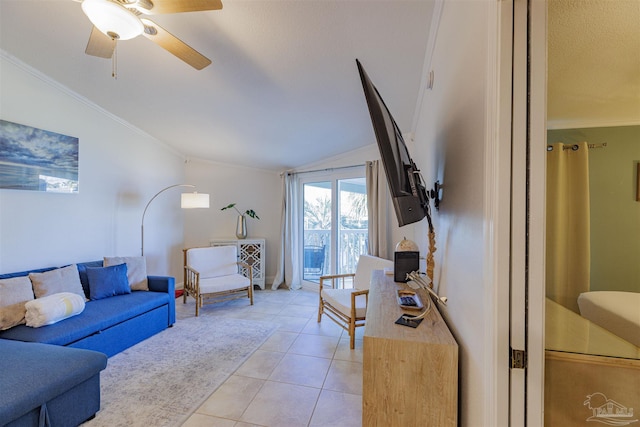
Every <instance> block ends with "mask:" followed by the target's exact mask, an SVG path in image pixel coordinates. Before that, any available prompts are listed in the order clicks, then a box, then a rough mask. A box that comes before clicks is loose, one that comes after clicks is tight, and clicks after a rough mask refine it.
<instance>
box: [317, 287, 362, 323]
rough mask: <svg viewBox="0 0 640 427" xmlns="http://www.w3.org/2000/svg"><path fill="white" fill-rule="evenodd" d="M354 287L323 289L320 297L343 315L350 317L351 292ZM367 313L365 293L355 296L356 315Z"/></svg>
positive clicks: (360, 315)
mask: <svg viewBox="0 0 640 427" xmlns="http://www.w3.org/2000/svg"><path fill="white" fill-rule="evenodd" d="M354 291H355V290H354V289H323V290H322V298H323V299H324V300H325V301H326V302H327V303H328V304H330V305H331V306H332V307H334V308H335V309H336V310H338V311H339V312H340V313H342V314H344V315H345V316H348V317H351V293H352V292H354ZM366 313H367V297H366V295H358V296H356V317H364V316H365V314H366Z"/></svg>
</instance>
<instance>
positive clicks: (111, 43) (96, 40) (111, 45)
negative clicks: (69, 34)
mask: <svg viewBox="0 0 640 427" xmlns="http://www.w3.org/2000/svg"><path fill="white" fill-rule="evenodd" d="M115 48H116V41H115V40H114V39H112V38H111V37H109V36H107V35H106V34H104V33H102V32H101V31H100V30H98V29H97V28H96V27H93V29H92V30H91V35H90V36H89V43H87V48H86V49H85V50H84V53H86V54H87V55H91V56H98V57H100V58H111V57H112V56H113V51H114V50H115Z"/></svg>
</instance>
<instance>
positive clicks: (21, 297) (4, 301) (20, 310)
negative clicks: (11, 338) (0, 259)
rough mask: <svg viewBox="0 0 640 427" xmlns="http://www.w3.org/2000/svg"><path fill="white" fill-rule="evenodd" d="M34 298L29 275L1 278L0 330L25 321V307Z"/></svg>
mask: <svg viewBox="0 0 640 427" xmlns="http://www.w3.org/2000/svg"><path fill="white" fill-rule="evenodd" d="M32 299H33V288H32V287H31V280H29V276H21V277H11V278H9V279H2V280H0V331H4V330H5V329H9V328H13V327H14V326H16V325H21V324H23V323H24V322H25V320H24V315H25V312H26V309H25V307H24V305H25V303H26V302H27V301H31V300H32Z"/></svg>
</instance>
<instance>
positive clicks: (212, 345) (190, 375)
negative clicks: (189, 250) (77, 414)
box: [83, 298, 277, 427]
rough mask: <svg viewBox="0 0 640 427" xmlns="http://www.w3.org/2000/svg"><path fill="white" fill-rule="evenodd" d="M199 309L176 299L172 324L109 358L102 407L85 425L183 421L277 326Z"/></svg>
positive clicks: (103, 379) (152, 426) (129, 425)
mask: <svg viewBox="0 0 640 427" xmlns="http://www.w3.org/2000/svg"><path fill="white" fill-rule="evenodd" d="M209 307H211V306H209ZM194 310H195V308H194V305H193V303H191V304H186V305H183V304H182V298H179V299H176V311H177V318H178V320H177V322H176V323H175V325H174V326H173V327H172V328H169V329H166V330H164V331H162V332H161V333H159V334H156V335H154V336H153V337H151V338H148V339H146V340H145V341H143V342H141V343H138V344H136V345H135V346H133V347H131V348H129V349H127V350H125V351H123V352H121V353H119V354H116V355H115V356H112V357H111V358H109V361H108V363H107V368H106V369H105V370H104V371H102V373H101V375H100V383H101V405H100V411H99V412H98V414H97V415H96V417H95V418H94V419H93V420H91V421H88V422H86V423H84V424H83V426H86V427H107V426H108V427H116V426H123V427H124V426H127V427H132V426H145V427H156V426H180V425H181V424H182V423H183V422H184V421H186V420H187V418H188V417H189V416H190V415H191V414H192V413H193V412H195V410H196V409H198V407H200V405H201V404H202V403H204V401H205V400H206V399H207V398H208V397H209V396H210V395H211V393H213V392H214V391H215V390H216V389H217V388H218V387H219V386H220V385H221V384H222V383H223V382H224V381H225V380H226V379H227V378H228V377H229V376H230V375H231V374H233V372H234V371H235V370H236V369H237V368H238V367H239V366H240V365H241V364H242V363H243V362H244V361H245V360H246V359H247V358H248V357H249V356H251V355H252V354H253V353H254V352H255V351H256V350H257V349H258V347H260V345H262V344H263V343H264V341H265V340H266V339H267V338H268V337H269V336H270V335H271V334H272V333H273V332H274V331H275V330H276V328H277V326H276V325H275V324H273V323H269V322H262V321H254V320H246V319H233V318H225V317H221V316H214V315H211V314H212V313H213V312H212V311H211V309H208V310H201V312H200V316H199V317H195V316H194ZM203 312H204V313H203Z"/></svg>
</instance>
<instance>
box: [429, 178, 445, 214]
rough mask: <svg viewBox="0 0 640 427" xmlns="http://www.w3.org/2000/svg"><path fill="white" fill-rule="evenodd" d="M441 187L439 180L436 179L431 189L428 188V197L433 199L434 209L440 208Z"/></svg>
mask: <svg viewBox="0 0 640 427" xmlns="http://www.w3.org/2000/svg"><path fill="white" fill-rule="evenodd" d="M442 187H443V185H442V184H440V181H436V182H435V183H434V184H433V190H429V197H431V198H432V199H433V205H434V206H435V208H436V210H440V201H441V200H442Z"/></svg>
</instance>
